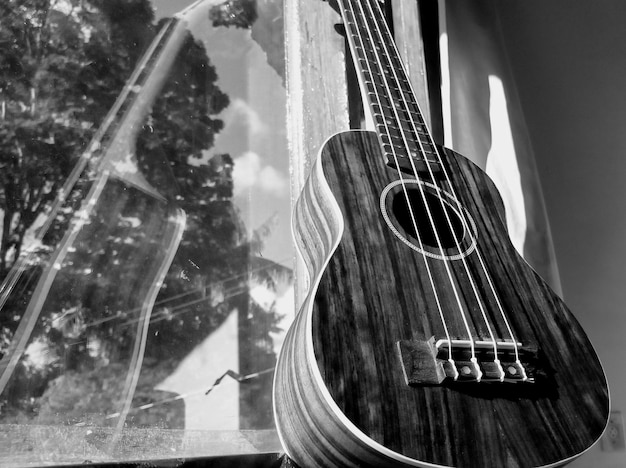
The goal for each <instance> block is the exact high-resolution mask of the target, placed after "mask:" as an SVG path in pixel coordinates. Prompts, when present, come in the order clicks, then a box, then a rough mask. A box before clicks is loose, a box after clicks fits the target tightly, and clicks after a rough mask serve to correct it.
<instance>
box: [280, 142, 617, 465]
mask: <svg viewBox="0 0 626 468" xmlns="http://www.w3.org/2000/svg"><path fill="white" fill-rule="evenodd" d="M440 153H441V158H442V163H443V165H444V166H445V169H446V172H448V173H449V176H450V179H449V182H447V181H441V184H437V188H434V187H430V186H428V185H424V186H423V187H424V188H425V189H426V190H428V191H429V193H430V195H429V197H430V198H432V199H435V200H436V199H438V198H439V197H442V198H444V199H445V201H446V203H448V204H449V205H450V206H452V207H453V209H452V210H451V211H450V213H451V214H452V215H454V214H455V213H461V212H463V213H464V215H465V218H466V219H469V220H470V223H469V224H468V225H467V226H466V227H465V228H463V229H464V230H465V231H467V232H465V231H464V230H463V229H461V230H460V232H461V236H462V237H464V238H467V239H469V240H465V241H463V243H464V244H463V245H460V246H457V247H458V248H456V247H454V246H450V245H448V247H447V248H446V258H438V257H437V252H436V249H433V248H430V250H428V249H425V251H426V252H427V253H426V254H425V253H424V252H423V251H420V249H419V246H418V245H416V243H415V241H414V240H413V241H412V242H411V239H410V235H409V234H406V233H405V232H404V231H403V229H402V227H403V226H404V225H405V224H406V223H405V224H403V223H402V222H396V221H397V220H395V219H394V216H396V215H400V214H401V213H402V209H401V208H396V209H395V211H394V209H393V208H392V203H391V201H386V200H391V198H390V197H392V194H393V193H394V190H396V191H398V190H400V189H399V188H398V182H397V181H398V178H399V175H398V171H396V170H393V169H391V168H389V167H387V166H386V165H385V164H384V158H383V157H382V153H381V149H380V143H379V141H378V139H377V136H376V134H374V133H370V132H360V131H355V132H345V133H341V134H337V135H335V136H334V137H332V138H331V139H329V140H328V141H327V143H326V144H325V145H324V147H323V148H322V150H321V153H320V157H319V159H318V160H317V161H316V163H315V165H314V167H313V169H312V173H311V176H310V177H309V179H308V181H307V183H306V185H305V188H304V190H303V192H302V195H301V197H300V199H299V201H298V203H297V206H296V211H295V215H294V232H295V234H296V240H297V243H298V246H299V250H300V253H301V255H302V257H303V259H304V261H305V263H306V264H307V268H308V270H309V274H310V278H311V288H310V292H309V294H308V296H307V297H306V300H305V301H304V304H303V307H302V309H301V311H300V312H299V314H298V315H297V317H296V320H295V322H294V324H293V325H292V327H291V329H290V331H289V333H288V335H287V338H286V340H285V343H284V345H283V350H282V351H281V355H280V357H279V362H278V365H277V369H276V376H275V385H274V411H275V418H276V422H277V426H278V430H279V435H280V438H281V441H282V442H283V446H284V447H285V449H286V451H287V453H288V455H289V456H290V457H291V458H293V459H294V460H295V461H296V463H298V464H299V465H301V466H303V467H341V466H349V467H352V466H354V467H356V466H360V467H384V466H424V467H426V466H428V467H432V466H457V467H480V468H488V467H497V468H502V467H530V466H560V465H562V464H565V463H567V462H568V461H570V460H571V459H572V458H574V457H576V456H578V455H580V454H581V453H582V452H584V451H585V450H586V449H587V448H589V447H590V446H591V445H592V444H593V443H594V442H595V441H596V440H597V439H598V438H599V437H600V435H601V434H602V432H603V430H604V427H605V425H606V421H607V418H608V411H609V400H608V390H607V385H606V381H605V377H604V374H603V371H602V368H601V365H600V363H599V361H598V359H597V357H596V354H595V351H594V349H593V348H592V346H591V344H590V342H589V340H588V339H587V337H586V335H585V333H584V332H583V330H582V328H581V327H580V325H579V324H578V323H577V321H576V320H575V318H574V317H573V316H572V315H571V313H570V312H569V311H568V310H567V308H566V306H565V305H564V304H563V302H562V301H561V300H560V299H559V298H558V297H557V296H556V295H555V294H554V293H553V292H552V291H551V290H550V288H549V287H548V286H547V285H546V284H545V283H544V282H543V281H542V280H541V278H539V277H538V275H537V274H536V273H535V272H534V271H533V270H532V269H531V268H530V267H529V266H528V265H527V264H526V263H525V262H524V260H523V259H522V258H521V257H520V256H519V255H518V254H517V252H516V251H515V249H514V247H513V246H512V244H511V243H510V240H509V237H508V234H507V232H506V228H505V224H504V221H503V220H504V208H503V205H502V201H501V199H500V196H499V194H498V192H497V190H496V188H495V186H494V185H493V183H492V182H491V181H490V179H489V178H488V177H487V176H486V175H485V174H484V173H483V172H482V171H481V170H480V169H479V168H477V167H476V166H475V165H474V164H472V163H471V162H469V161H468V160H466V159H465V158H463V157H462V156H460V155H457V154H456V153H453V152H452V151H449V150H445V149H443V148H440ZM404 178H405V179H407V184H409V186H411V187H417V183H416V182H412V181H411V177H410V176H406V175H405V176H404ZM394 184H395V185H394ZM411 184H413V185H411ZM390 187H391V188H390ZM385 193H387V195H384V194H385ZM450 194H452V195H453V199H454V200H458V203H459V205H458V206H457V205H455V203H456V202H455V201H450V200H452V199H450V200H448V199H449V198H450V196H451V195H450ZM381 195H382V197H381ZM385 197H387V198H385ZM381 200H382V201H381ZM459 206H460V208H459ZM383 213H385V215H383ZM423 222H424V220H423V219H422V220H418V224H419V225H420V228H421V224H423ZM394 226H395V227H396V230H395V231H394V229H393V227H394ZM463 232H465V234H463ZM407 240H408V242H407ZM474 241H475V242H474ZM446 242H448V243H449V241H446ZM428 252H430V253H428ZM485 271H486V273H485ZM468 272H469V273H468ZM470 278H471V279H470ZM490 281H492V282H493V284H492V285H491V284H490ZM433 284H435V285H436V287H435V288H433ZM493 289H495V291H496V292H497V297H498V299H494V298H493V297H492V294H491V293H490V291H492V290H493ZM434 291H436V292H434ZM455 291H456V293H455ZM476 297H478V298H482V302H481V301H480V300H479V301H478V302H481V304H482V305H480V306H479V305H477V301H476V299H475V298H476ZM498 302H499V304H498ZM500 307H501V309H502V310H504V311H505V313H506V314H505V315H506V320H507V321H508V322H507V323H508V325H509V327H510V329H511V330H512V331H513V332H514V337H515V340H517V341H519V342H520V343H522V345H524V346H526V345H528V346H530V344H532V346H534V347H536V349H538V350H539V351H538V356H540V357H539V358H538V359H539V361H540V364H539V367H541V371H540V372H538V373H537V375H536V377H537V378H536V381H535V382H533V383H529V382H522V383H509V382H495V383H494V382H459V381H454V380H452V379H445V380H444V381H443V382H441V383H438V384H433V383H432V382H431V383H424V384H420V383H417V384H416V383H415V382H413V383H411V384H409V383H407V374H408V373H410V371H411V369H409V368H410V363H409V364H407V363H406V362H404V363H403V357H402V352H401V351H400V350H399V349H400V348H399V344H398V343H399V342H402V341H404V342H415V343H424V342H426V341H428V340H429V339H430V338H431V337H435V339H441V338H445V331H446V330H447V332H448V333H449V335H450V337H451V338H452V339H463V336H464V333H466V331H467V330H468V329H469V330H470V331H471V335H472V338H473V339H476V340H480V339H487V338H486V335H487V334H488V330H487V328H488V327H487V326H486V325H485V323H487V322H489V323H491V324H492V326H491V329H493V332H494V333H495V334H496V335H497V337H498V339H502V340H503V341H506V340H507V337H508V336H509V335H507V330H508V329H507V327H506V326H505V325H506V324H505V322H504V319H503V318H502V314H501V312H499V311H500V310H501V309H500ZM442 310H443V311H444V314H445V316H446V317H445V319H446V326H445V327H444V326H442V312H441V311H442ZM461 310H462V311H463V313H464V314H465V316H466V320H467V322H464V321H463V319H462V316H463V315H462V314H460V313H459V311H461ZM485 317H486V318H487V319H486V320H485ZM467 324H469V328H468V327H467ZM509 341H511V340H509ZM404 357H405V358H406V356H404ZM427 358H428V356H427ZM426 360H428V359H426ZM416 362H417V361H416ZM416 365H417V366H419V362H417V364H416Z"/></svg>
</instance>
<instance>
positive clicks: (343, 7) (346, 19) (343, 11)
mask: <svg viewBox="0 0 626 468" xmlns="http://www.w3.org/2000/svg"><path fill="white" fill-rule="evenodd" d="M339 3H340V6H341V14H342V16H343V20H344V22H345V24H346V26H348V25H349V24H351V23H352V24H354V25H355V27H356V26H357V24H356V19H355V15H354V12H353V11H350V10H349V9H348V8H347V7H346V5H345V4H344V2H343V1H341V0H340V2H339ZM348 15H351V16H352V20H350V18H349V17H348ZM356 29H357V31H356V32H357V36H358V39H359V41H360V43H361V47H360V49H361V51H362V53H363V55H364V57H363V60H364V61H365V65H366V67H367V68H368V73H369V74H370V77H373V74H372V70H371V65H370V62H369V61H368V60H367V57H365V53H366V52H365V51H366V48H365V43H364V42H363V37H362V35H361V34H360V33H359V31H358V27H357V28H356ZM348 40H349V41H351V42H352V43H353V48H354V52H355V53H354V57H353V58H354V61H355V62H357V63H356V64H355V65H356V66H357V68H358V67H359V63H358V61H359V60H360V58H359V57H358V46H357V45H356V43H355V41H354V37H353V36H352V34H348ZM372 83H373V79H372ZM365 88H366V89H365V90H364V91H365V92H366V95H368V93H367V86H365ZM374 96H375V98H376V100H377V101H378V103H377V105H378V106H379V108H380V109H382V103H381V102H380V96H379V95H378V94H377V93H375V92H374ZM383 123H384V125H385V126H387V124H386V122H384V119H383ZM393 156H394V159H395V164H396V168H397V170H398V173H399V174H400V183H401V185H402V190H403V192H404V195H405V199H406V201H407V205H408V207H409V214H410V217H411V221H412V223H413V226H414V229H415V231H416V235H417V241H418V243H419V245H420V248H421V249H423V243H422V240H421V237H420V235H419V232H418V230H417V222H416V220H415V217H414V215H413V211H412V209H411V205H410V204H409V202H408V192H407V188H406V184H405V180H404V178H403V176H402V172H401V171H400V165H399V161H398V156H397V154H396V153H395V151H394V152H393ZM424 263H425V266H426V272H427V274H428V278H429V281H430V285H431V288H432V290H433V294H434V297H435V302H436V304H437V309H438V311H439V316H440V318H441V321H442V324H443V328H444V332H445V334H446V339H447V340H448V342H449V343H450V346H449V350H448V361H450V362H452V341H451V337H450V332H449V330H448V325H447V323H446V319H445V314H444V312H443V307H442V305H441V300H440V298H439V294H438V292H437V288H436V285H435V281H434V277H433V274H432V272H431V269H430V266H429V264H428V261H427V259H426V258H425V257H424Z"/></svg>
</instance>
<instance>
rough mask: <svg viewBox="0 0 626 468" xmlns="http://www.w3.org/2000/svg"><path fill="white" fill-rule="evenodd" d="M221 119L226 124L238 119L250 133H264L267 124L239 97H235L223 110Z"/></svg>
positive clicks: (266, 129)
mask: <svg viewBox="0 0 626 468" xmlns="http://www.w3.org/2000/svg"><path fill="white" fill-rule="evenodd" d="M223 119H224V121H225V123H226V126H229V125H231V124H232V123H234V122H235V121H239V122H240V123H241V124H242V125H245V126H246V127H247V128H248V129H249V131H250V134H252V135H257V134H262V133H266V132H267V131H268V127H267V125H266V124H265V123H264V122H263V120H262V119H261V117H260V116H259V114H258V112H257V111H255V110H254V109H253V108H252V107H250V105H249V104H248V103H247V102H246V101H244V100H243V99H240V98H235V99H233V100H232V101H231V102H230V105H229V106H228V108H227V109H226V110H225V111H224V114H223Z"/></svg>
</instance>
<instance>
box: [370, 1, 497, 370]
mask: <svg viewBox="0 0 626 468" xmlns="http://www.w3.org/2000/svg"><path fill="white" fill-rule="evenodd" d="M377 7H378V13H379V14H382V11H380V7H379V6H378V5H377ZM368 9H369V11H370V14H371V18H370V21H371V23H372V25H373V27H374V29H375V31H376V33H377V35H378V38H379V40H380V44H381V45H382V47H383V48H384V49H385V50H384V53H386V57H387V60H388V64H387V66H388V69H390V70H391V72H392V74H393V79H394V80H395V84H396V85H397V88H398V94H399V95H400V97H401V99H402V101H403V104H404V107H405V112H406V114H407V115H408V117H409V119H408V120H409V121H410V122H411V125H412V127H413V132H414V134H415V136H416V137H417V138H416V139H417V143H418V145H419V147H420V149H421V152H422V154H424V155H426V151H425V148H424V142H423V141H422V139H421V138H420V136H419V132H418V129H417V126H416V122H415V120H414V117H413V113H412V112H411V111H410V108H409V103H408V102H407V101H406V96H405V95H404V93H402V86H401V84H400V79H399V77H398V73H397V70H396V69H395V67H393V66H392V64H391V57H392V54H391V53H390V51H389V49H388V47H389V45H388V42H389V41H388V40H387V41H386V40H385V39H386V38H385V36H384V34H383V31H381V27H380V26H379V24H378V22H377V21H376V13H375V12H374V10H373V7H372V4H371V2H369V1H368ZM364 14H365V12H364ZM387 39H389V38H387ZM392 52H393V51H392ZM395 52H397V51H395ZM380 66H381V68H385V65H383V64H382V61H381V65H380ZM383 79H384V80H385V81H392V78H391V76H389V75H388V70H383ZM420 124H422V128H424V127H423V124H424V122H420ZM402 133H403V132H402ZM429 143H431V142H429ZM431 147H432V148H433V149H434V150H435V154H436V147H435V146H434V144H433V143H431ZM407 150H409V148H408V147H407ZM408 156H409V161H410V163H411V167H412V169H413V174H414V176H415V178H416V179H417V180H420V177H419V175H418V171H417V168H416V166H415V162H414V160H413V158H411V157H410V151H409V155H408ZM425 164H426V167H427V168H428V172H429V174H430V178H431V181H432V182H433V183H434V184H435V176H434V173H433V170H432V167H431V165H430V164H429V163H428V162H427V161H425ZM435 185H436V184H435ZM438 198H439V203H440V205H441V209H442V211H443V213H444V216H445V219H446V223H447V225H448V228H449V229H450V233H451V234H452V237H453V238H454V242H455V245H456V248H457V250H458V251H459V252H461V251H462V248H461V242H460V241H459V239H458V236H457V232H456V230H455V229H454V227H453V225H452V221H451V219H450V215H449V213H448V210H447V209H446V206H445V204H444V201H443V198H442V197H438ZM454 199H455V201H456V203H457V204H458V206H459V207H460V206H461V204H460V203H459V201H458V199H457V198H456V196H455V197H454ZM425 202H426V201H425ZM459 215H460V216H464V213H463V210H462V209H460V210H459ZM466 229H467V227H466ZM467 232H468V235H469V236H470V237H471V236H472V233H471V230H469V229H467ZM460 260H461V261H462V263H463V268H464V270H465V274H466V275H467V278H468V280H469V283H470V285H471V288H472V292H473V294H474V297H475V299H476V302H477V304H478V307H479V309H480V312H481V315H482V318H483V320H484V322H485V325H486V327H487V331H488V334H489V337H490V338H491V341H492V343H493V350H494V362H496V364H498V366H499V365H500V361H499V359H498V347H497V344H496V339H495V336H494V333H493V330H492V327H491V325H490V323H489V319H488V317H487V313H486V310H485V307H484V305H483V302H482V299H481V297H480V294H479V293H478V290H477V287H476V283H475V281H474V278H473V276H472V274H471V272H470V269H469V266H468V264H467V260H466V258H465V256H464V255H461V256H460ZM445 264H446V265H447V264H448V263H447V262H446V263H445ZM463 319H464V322H465V317H463ZM468 331H469V330H468ZM473 343H474V339H473V337H472V335H471V333H470V344H471V345H472V358H471V361H472V362H473V363H474V365H475V368H476V369H478V366H477V361H476V356H475V354H474V347H473ZM503 377H504V373H503V372H502V368H501V367H500V378H501V379H502V378H503Z"/></svg>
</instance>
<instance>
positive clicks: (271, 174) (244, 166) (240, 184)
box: [233, 151, 288, 196]
mask: <svg viewBox="0 0 626 468" xmlns="http://www.w3.org/2000/svg"><path fill="white" fill-rule="evenodd" d="M233 181H234V184H235V195H239V194H241V193H243V192H245V191H247V190H261V191H262V192H265V193H268V194H271V195H275V196H283V195H285V194H286V192H287V188H288V183H287V178H286V177H285V176H284V175H283V174H281V173H280V172H279V171H277V170H276V169H274V168H273V167H272V166H262V163H261V157H260V156H259V155H258V154H257V153H253V152H252V151H247V152H245V153H243V154H242V155H241V156H239V157H237V158H235V166H234V168H233Z"/></svg>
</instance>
